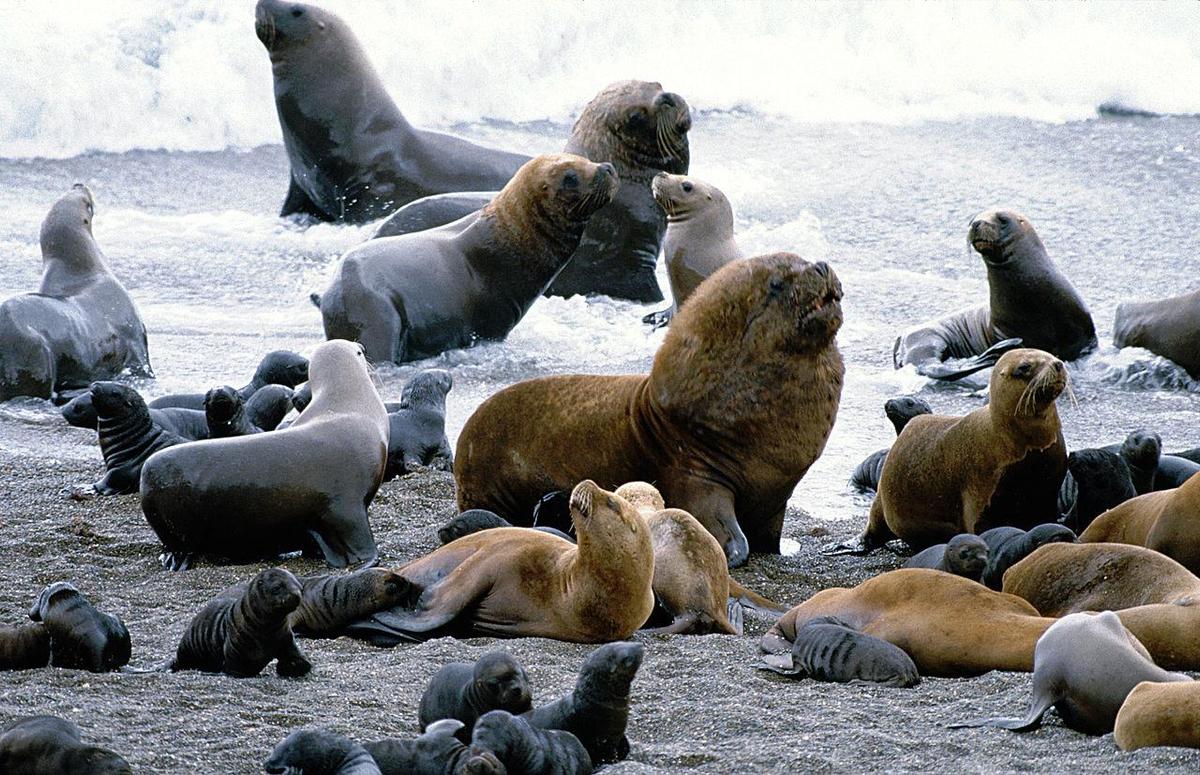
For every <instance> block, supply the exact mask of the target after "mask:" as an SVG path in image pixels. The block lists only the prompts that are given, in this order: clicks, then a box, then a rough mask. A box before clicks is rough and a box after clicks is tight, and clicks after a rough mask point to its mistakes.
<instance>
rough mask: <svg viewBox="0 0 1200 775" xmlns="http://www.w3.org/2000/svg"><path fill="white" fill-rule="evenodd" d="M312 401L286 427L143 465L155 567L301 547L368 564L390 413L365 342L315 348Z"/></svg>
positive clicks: (177, 450)
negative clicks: (157, 548) (157, 556)
mask: <svg viewBox="0 0 1200 775" xmlns="http://www.w3.org/2000/svg"><path fill="white" fill-rule="evenodd" d="M311 372H312V379H311V382H312V385H313V395H314V398H313V402H312V404H311V405H309V407H308V408H307V409H306V410H305V411H304V413H303V414H301V415H300V417H299V418H298V419H297V420H296V421H295V422H294V423H292V425H290V426H289V427H288V428H286V429H284V430H276V431H272V432H271V433H259V434H255V435H252V436H239V437H236V438H231V439H213V440H210V441H204V442H194V443H191V444H183V445H179V446H176V447H172V448H170V449H166V450H163V451H161V452H159V453H156V454H154V455H152V456H151V457H150V459H149V460H147V461H146V463H145V465H144V466H143V469H142V479H141V495H142V511H143V512H144V513H145V515H146V520H147V521H148V522H149V523H150V527H151V528H153V530H154V532H155V533H156V534H157V535H158V537H159V539H160V540H161V541H162V542H163V550H164V556H163V564H164V566H165V567H167V568H171V569H183V568H186V567H187V566H188V564H189V563H190V561H191V558H192V555H193V554H205V555H211V556H215V557H221V558H227V559H233V560H239V559H258V558H262V557H272V556H275V555H278V554H279V553H281V552H288V551H294V550H296V549H308V548H310V547H311V546H312V545H313V543H314V542H315V544H316V546H317V548H318V549H319V551H320V552H321V554H322V555H323V556H324V558H325V561H326V562H327V563H329V564H330V565H332V566H333V567H335V568H341V567H345V566H347V565H357V564H367V565H370V564H373V563H374V561H375V558H376V556H377V552H376V548H375V539H374V537H373V536H372V534H371V526H370V523H369V522H368V520H367V505H368V504H369V503H370V502H371V500H372V498H374V497H375V492H376V491H377V490H378V489H379V485H380V483H381V482H382V481H383V471H384V466H385V464H386V462H387V434H388V426H387V413H386V412H385V411H384V409H383V402H382V401H381V400H380V399H379V394H378V393H377V392H376V391H375V385H374V384H373V382H372V381H371V374H370V371H369V369H368V367H367V362H366V359H365V357H364V356H363V352H362V348H361V347H359V346H358V345H355V344H352V343H350V342H343V341H332V342H325V343H323V344H321V345H320V346H318V347H317V349H316V351H315V352H314V353H313V357H312V364H311Z"/></svg>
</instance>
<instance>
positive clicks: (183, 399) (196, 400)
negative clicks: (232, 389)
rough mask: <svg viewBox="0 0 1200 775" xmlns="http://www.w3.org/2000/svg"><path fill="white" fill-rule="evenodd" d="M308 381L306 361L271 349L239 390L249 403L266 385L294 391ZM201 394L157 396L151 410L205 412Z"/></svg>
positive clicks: (300, 356) (202, 394)
mask: <svg viewBox="0 0 1200 775" xmlns="http://www.w3.org/2000/svg"><path fill="white" fill-rule="evenodd" d="M307 379H308V359H307V358H305V357H304V356H303V355H300V354H298V353H294V352H292V351H291V350H272V351H271V352H269V353H267V354H266V355H264V356H263V358H262V360H261V361H259V362H258V367H257V368H256V369H255V370H254V376H253V377H251V379H250V381H249V382H248V383H246V385H244V386H243V387H241V388H239V389H238V393H240V394H241V396H242V398H243V399H245V400H246V401H249V400H250V398H251V396H253V395H254V394H255V393H257V392H258V391H259V390H260V389H262V388H264V387H266V386H267V385H283V386H284V387H287V388H294V387H296V386H297V385H299V384H300V383H302V382H304V381H305V380H307ZM204 395H205V394H204V393H173V394H171V395H166V396H159V397H158V398H156V399H154V400H153V401H151V402H150V408H151V409H166V408H168V407H177V408H180V409H198V410H200V411H203V410H204Z"/></svg>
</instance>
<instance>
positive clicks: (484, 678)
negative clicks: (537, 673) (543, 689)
mask: <svg viewBox="0 0 1200 775" xmlns="http://www.w3.org/2000/svg"><path fill="white" fill-rule="evenodd" d="M531 708H533V697H532V695H531V694H530V692H529V678H528V677H527V676H526V675H525V668H523V667H521V663H520V662H518V661H517V660H516V658H515V657H514V656H512V655H511V654H509V653H508V652H507V651H489V652H488V653H486V654H484V655H483V656H481V657H480V658H479V659H478V660H477V661H476V662H474V663H471V662H451V663H449V664H446V665H443V666H442V668H441V669H440V670H438V671H437V672H436V673H434V674H433V678H431V679H429V685H428V686H426V687H425V692H424V693H423V694H422V695H421V701H420V703H419V704H418V706H417V720H418V723H419V725H420V729H421V731H422V732H424V731H426V730H427V729H428V728H429V726H430V725H431V724H433V723H434V722H435V721H438V720H439V719H447V718H450V719H455V720H457V721H461V722H462V723H463V726H462V728H461V729H460V730H458V732H457V733H456V734H457V735H458V738H459V739H460V740H462V741H463V742H464V743H468V742H470V741H471V730H473V729H474V728H475V721H476V720H477V719H478V718H479V717H480V716H482V715H483V714H485V713H487V712H488V711H490V710H506V711H508V712H509V713H524V712H525V711H527V710H530V709H531Z"/></svg>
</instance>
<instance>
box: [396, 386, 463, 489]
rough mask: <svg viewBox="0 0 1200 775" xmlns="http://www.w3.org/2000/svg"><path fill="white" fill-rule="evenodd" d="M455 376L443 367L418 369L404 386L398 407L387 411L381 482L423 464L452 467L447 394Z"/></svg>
mask: <svg viewBox="0 0 1200 775" xmlns="http://www.w3.org/2000/svg"><path fill="white" fill-rule="evenodd" d="M453 385H454V378H453V377H451V376H450V372H448V371H446V370H445V369H426V370H425V371H422V372H418V373H417V374H416V375H415V376H413V378H412V379H410V380H409V381H408V382H407V383H405V385H404V390H403V393H402V394H401V400H400V403H401V404H402V406H401V408H399V409H397V410H396V411H394V412H388V427H389V429H390V430H389V432H388V464H387V471H386V472H385V473H384V475H383V478H384V481H388V480H390V479H393V478H395V477H396V476H399V475H402V474H407V473H412V472H413V471H416V470H418V469H420V468H421V467H423V466H428V467H430V468H434V469H437V470H439V471H450V470H453V468H454V451H453V450H452V449H451V448H450V440H449V439H447V438H446V394H447V393H449V392H450V388H451V387H452V386H453Z"/></svg>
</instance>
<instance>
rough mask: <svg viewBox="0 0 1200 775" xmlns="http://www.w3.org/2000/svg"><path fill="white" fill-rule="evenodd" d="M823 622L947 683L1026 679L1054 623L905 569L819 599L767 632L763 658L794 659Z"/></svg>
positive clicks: (1020, 603)
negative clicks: (994, 675) (784, 655)
mask: <svg viewBox="0 0 1200 775" xmlns="http://www.w3.org/2000/svg"><path fill="white" fill-rule="evenodd" d="M822 616H834V617H837V618H838V619H839V620H841V621H842V622H844V623H845V625H846V626H848V627H850V628H851V629H853V630H856V631H858V632H862V633H865V634H867V635H871V636H874V637H876V638H881V639H883V640H886V641H888V642H889V643H891V644H893V645H896V646H899V647H900V648H901V649H903V650H904V651H905V652H906V653H907V654H908V655H909V656H910V657H912V660H913V662H914V663H915V664H916V666H917V669H918V670H920V672H921V675H931V676H946V677H965V676H974V675H980V674H982V673H986V672H987V671H989V670H1017V671H1025V672H1028V671H1030V670H1032V669H1033V647H1034V644H1035V643H1036V642H1037V639H1038V638H1039V637H1041V635H1042V633H1043V632H1045V631H1046V628H1047V627H1049V626H1050V625H1051V624H1053V623H1054V620H1053V619H1048V618H1043V617H1040V616H1038V613H1037V611H1036V610H1035V609H1034V608H1033V606H1031V605H1030V604H1029V603H1027V602H1026V601H1024V600H1022V599H1021V598H1019V597H1016V596H1015V595H1008V594H1004V593H1001V592H993V591H992V590H990V589H988V588H987V587H985V586H983V585H982V584H980V583H978V582H975V581H971V580H970V579H964V578H962V577H961V576H955V575H953V574H950V573H941V572H939V571H935V570H929V569H928V568H900V569H899V570H894V571H888V572H887V573H881V574H880V575H878V576H875V577H874V578H870V579H867V580H866V581H864V582H863V583H861V584H859V585H858V586H857V587H854V588H852V589H847V588H844V587H834V588H832V589H826V590H824V591H823V592H818V593H817V594H815V595H813V596H812V597H810V598H809V599H808V600H806V601H805V602H803V603H801V604H800V605H798V606H796V607H795V608H793V609H792V610H790V611H788V612H787V613H786V614H784V615H783V616H782V617H781V618H780V619H779V621H777V622H776V623H775V624H774V626H772V627H771V629H770V630H768V631H767V634H766V635H764V636H763V638H762V641H761V643H760V645H761V647H762V649H763V651H765V652H767V653H769V654H771V653H781V652H787V651H791V650H792V643H793V642H794V641H795V640H796V633H797V632H798V630H799V628H800V627H802V626H803V625H804V624H805V622H807V621H809V620H810V619H815V618H817V617H822ZM930 633H937V637H931V635H930Z"/></svg>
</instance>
